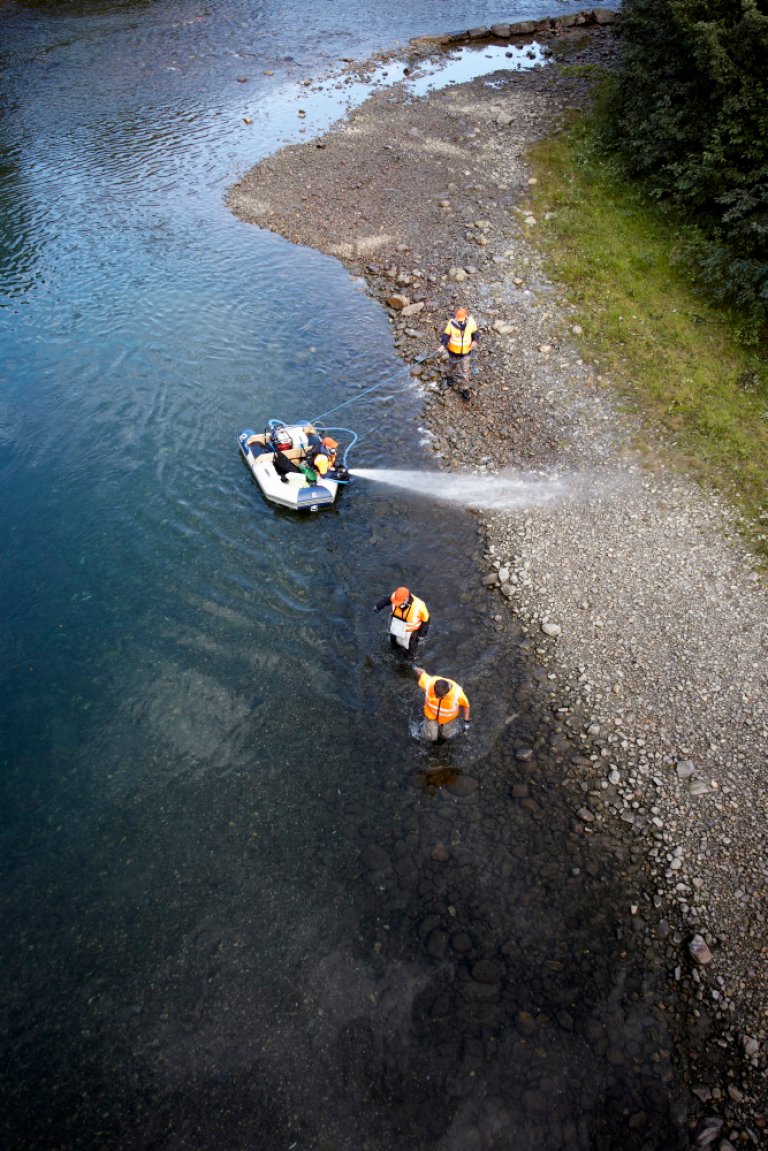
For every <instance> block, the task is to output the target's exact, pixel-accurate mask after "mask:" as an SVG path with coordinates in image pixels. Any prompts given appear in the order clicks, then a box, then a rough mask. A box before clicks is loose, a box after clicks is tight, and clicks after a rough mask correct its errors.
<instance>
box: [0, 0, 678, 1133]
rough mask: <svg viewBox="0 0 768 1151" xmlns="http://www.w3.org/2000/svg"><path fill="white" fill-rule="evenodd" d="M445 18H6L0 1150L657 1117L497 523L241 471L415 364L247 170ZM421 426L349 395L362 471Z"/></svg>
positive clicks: (82, 9) (412, 447) (236, 10)
mask: <svg viewBox="0 0 768 1151" xmlns="http://www.w3.org/2000/svg"><path fill="white" fill-rule="evenodd" d="M569 7H570V8H572V9H575V8H576V7H577V5H566V6H562V5H559V4H558V11H562V10H564V9H566V8H569ZM541 13H542V9H541V8H540V6H539V5H537V4H521V5H518V7H517V10H516V11H515V13H514V14H513V15H514V16H516V17H519V18H525V17H526V16H528V15H532V14H533V15H536V14H541ZM510 15H511V14H507V16H506V18H509V16H510ZM497 18H498V13H497V11H496V10H492V9H491V7H490V6H489V5H486V4H472V5H470V7H469V8H465V9H464V10H463V11H462V20H463V21H466V23H467V25H474V24H479V23H483V22H486V23H487V22H490V21H491V20H493V19H497ZM453 24H454V19H453V18H452V17H451V14H450V13H449V12H448V10H447V8H446V6H445V5H444V4H442V3H439V2H435V3H432V4H426V5H419V6H418V12H416V11H411V10H410V9H409V8H407V7H406V8H403V7H400V8H397V9H394V10H391V11H384V10H382V9H380V7H379V6H376V5H374V6H371V7H370V9H368V8H365V9H361V8H360V6H359V5H355V6H352V5H345V4H343V3H341V4H339V3H335V4H334V5H330V4H320V5H315V6H314V7H313V8H312V10H311V12H308V11H307V9H306V7H305V6H304V5H292V4H290V3H287V4H280V5H265V4H254V3H235V2H234V0H228V2H226V3H223V4H217V5H215V6H209V7H196V6H194V5H189V4H186V3H185V4H181V3H159V4H153V5H145V4H133V3H123V4H98V3H93V4H70V3H66V4H57V5H41V4H36V5H27V6H21V5H13V6H9V5H5V6H4V7H3V8H2V9H0V43H1V44H2V49H0V51H1V53H2V59H0V65H2V67H0V74H2V77H3V79H2V89H1V92H2V95H1V98H0V99H1V103H0V109H1V115H0V124H1V125H2V138H3V141H4V144H5V160H4V167H3V169H2V172H1V173H0V198H1V200H2V208H3V211H2V215H1V216H0V219H2V224H1V225H0V228H1V229H2V231H0V291H1V294H0V305H1V306H0V327H1V328H2V348H3V357H2V363H1V364H0V385H1V387H0V481H1V482H2V492H3V504H2V515H0V538H1V540H2V548H1V549H0V591H1V593H2V599H3V613H2V622H1V623H0V643H1V644H2V654H3V660H2V672H1V673H0V674H2V683H1V684H0V687H2V705H0V706H1V707H2V752H1V753H0V756H1V759H2V787H3V793H2V807H1V810H2V816H1V817H0V818H1V820H2V822H1V825H0V830H1V832H2V859H3V865H4V866H3V875H4V881H3V889H2V900H3V902H2V909H3V923H4V932H3V941H2V961H3V962H2V970H3V972H4V982H3V992H4V994H3V1002H4V1009H3V1020H2V1022H3V1034H4V1037H5V1041H4V1047H5V1050H4V1059H3V1072H2V1077H3V1088H4V1096H5V1099H6V1102H7V1106H6V1108H5V1110H4V1118H3V1120H2V1124H3V1127H2V1130H3V1136H4V1145H5V1146H6V1147H9V1148H10V1147H17V1148H33V1147H34V1148H48V1147H50V1148H53V1147H59V1148H61V1147H66V1148H79V1149H81V1148H96V1147H104V1146H108V1147H121V1148H123V1147H125V1148H133V1147H136V1148H145V1147H158V1148H176V1147H193V1148H201V1149H202V1148H206V1149H208V1148H231V1147H233V1146H241V1145H242V1146H245V1145H254V1146H259V1147H264V1148H273V1147H274V1148H282V1147H290V1146H292V1145H296V1146H298V1147H314V1146H317V1145H319V1144H321V1143H322V1141H325V1142H324V1145H325V1146H337V1147H339V1148H346V1147H351V1146H354V1147H356V1148H358V1147H366V1146H367V1147H371V1148H377V1149H378V1148H382V1149H384V1148H391V1147H394V1146H402V1145H403V1143H404V1141H405V1144H406V1145H409V1146H414V1147H415V1146H425V1147H431V1146H434V1147H438V1148H445V1149H446V1151H447V1149H452V1148H462V1151H463V1149H464V1148H468V1147H472V1146H475V1145H478V1146H479V1145H483V1142H484V1143H485V1145H488V1141H489V1140H490V1139H491V1138H493V1137H495V1138H496V1139H497V1142H499V1141H501V1142H500V1145H502V1146H503V1145H504V1140H506V1141H507V1144H508V1145H514V1146H516V1147H526V1146H528V1145H530V1146H536V1147H537V1148H538V1147H542V1146H559V1145H562V1146H566V1145H568V1146H578V1147H582V1146H583V1147H589V1146H591V1145H592V1142H593V1140H594V1138H595V1137H596V1136H595V1133H596V1132H597V1131H600V1130H604V1129H605V1128H606V1125H608V1128H609V1129H610V1128H611V1124H614V1125H619V1126H621V1124H622V1122H623V1119H622V1116H623V1115H624V1112H625V1110H626V1108H627V1107H634V1108H636V1109H637V1110H640V1109H643V1110H644V1111H645V1112H646V1113H647V1115H648V1116H650V1118H649V1120H648V1125H649V1130H645V1131H643V1129H642V1127H640V1128H633V1129H632V1130H633V1132H637V1131H638V1130H640V1131H641V1133H642V1135H643V1138H645V1139H646V1141H647V1138H649V1137H650V1138H655V1137H656V1136H655V1134H654V1133H658V1132H660V1131H662V1132H663V1130H664V1122H665V1120H664V1114H665V1112H664V1105H665V1100H664V1092H663V1090H662V1091H660V1092H659V1097H658V1099H657V1097H656V1095H655V1094H654V1091H653V1090H652V1088H653V1085H654V1084H656V1083H657V1082H658V1075H657V1072H656V1071H655V1070H654V1071H653V1072H651V1071H650V1070H649V1071H648V1073H647V1074H646V1070H645V1069H646V1068H650V1067H651V1060H650V1055H651V1053H652V1052H653V1051H655V1050H656V1048H657V1047H658V1046H660V1044H661V1042H662V1038H663V1036H661V1035H660V1032H659V1028H660V1024H659V1022H658V1020H655V1019H654V1018H652V1017H651V1016H650V1015H649V1014H648V1012H647V1010H646V1008H645V1005H644V994H645V991H644V986H645V987H647V984H643V979H641V978H640V975H639V973H638V970H637V969H633V968H631V967H629V966H628V961H627V960H626V959H624V960H621V961H619V960H617V959H616V957H615V955H614V952H615V942H614V934H613V931H612V926H611V925H612V922H613V921H612V913H611V912H610V911H609V910H608V909H607V908H608V903H607V899H608V893H609V892H611V890H612V876H613V874H614V872H615V870H616V866H617V858H618V857H617V854H616V852H615V851H614V849H613V847H612V846H611V845H607V844H606V845H602V846H601V845H595V846H594V847H593V848H592V849H591V852H590V853H588V852H587V851H586V848H585V845H584V844H583V842H581V841H580V840H579V838H578V836H576V835H575V834H574V832H573V829H572V827H571V821H570V806H569V804H568V801H567V797H566V796H565V794H564V792H563V789H561V787H560V786H559V784H560V780H561V777H562V776H563V775H564V774H565V770H564V768H563V763H564V762H567V758H566V759H563V758H562V757H563V756H564V755H565V753H564V752H562V753H555V752H553V751H552V750H551V744H552V742H553V741H555V742H556V739H557V738H558V737H557V734H556V733H554V732H553V731H552V730H551V728H550V725H549V724H548V722H547V715H546V712H542V708H541V706H540V703H539V695H538V693H537V688H536V682H535V680H536V676H535V670H532V669H531V668H530V667H529V665H528V659H527V657H526V656H525V655H524V654H523V653H522V652H521V651H520V650H519V649H518V647H517V645H516V643H515V642H514V641H513V642H511V643H508V642H507V640H505V639H504V638H503V637H502V636H501V635H500V634H499V633H497V631H496V630H495V628H494V626H493V621H492V620H490V619H489V617H488V614H487V613H488V601H487V599H486V598H485V593H481V592H480V589H479V581H478V573H477V571H476V568H475V565H474V563H473V561H472V556H473V552H474V551H475V549H476V547H477V544H476V540H475V529H476V524H475V521H474V519H473V517H472V516H470V515H468V514H466V513H464V512H462V511H460V510H458V509H456V508H444V507H439V506H429V507H426V506H425V505H424V502H423V501H422V500H420V499H410V498H409V497H408V496H407V494H401V495H399V496H398V497H397V498H396V499H393V496H392V493H391V492H387V491H385V490H383V489H382V490H378V486H376V487H375V488H374V489H373V490H364V488H363V485H362V484H360V485H359V486H356V485H352V486H351V487H350V489H349V490H348V491H347V492H345V493H344V495H343V497H342V499H341V501H340V502H339V504H338V506H337V507H335V508H334V509H332V510H330V511H329V512H326V513H323V514H321V515H318V516H315V517H308V518H305V519H301V518H297V517H294V516H291V515H290V514H288V513H284V512H280V511H276V510H275V509H273V508H271V507H270V506H268V505H267V504H265V503H264V501H263V500H262V499H261V497H260V495H259V493H258V490H257V489H256V488H255V487H254V485H253V484H252V482H251V481H250V477H249V474H248V472H247V470H246V469H245V468H244V466H243V465H242V464H241V462H240V460H239V458H238V455H237V452H236V447H235V437H236V435H237V433H238V432H239V431H240V429H241V428H242V427H245V426H248V425H254V426H257V427H258V426H260V424H261V423H262V422H264V421H266V419H267V418H269V417H271V416H283V417H286V418H289V419H293V418H300V417H303V416H305V415H309V416H311V415H312V414H313V413H315V412H318V411H321V410H326V409H328V408H330V407H333V406H334V405H336V404H338V403H340V402H343V401H344V400H345V399H347V398H351V397H352V396H354V395H356V394H358V393H359V392H361V391H363V390H364V389H365V388H367V387H369V386H371V385H372V384H373V383H375V382H376V381H377V380H380V379H382V378H385V377H388V376H391V375H393V374H394V373H396V372H397V371H398V370H399V367H400V364H399V361H397V360H396V359H395V358H394V356H393V354H392V346H391V338H390V333H389V329H388V326H387V324H386V320H385V318H384V316H383V315H382V314H381V312H380V311H379V310H378V308H377V307H376V306H374V304H373V303H372V301H370V300H369V299H368V298H367V297H366V296H365V294H364V292H363V291H362V290H361V288H360V286H359V285H356V284H354V283H353V282H351V281H350V279H349V277H348V276H347V275H346V273H345V272H344V271H343V270H342V269H341V268H340V267H339V266H338V265H337V264H335V263H334V262H333V261H330V260H327V259H325V258H324V257H321V256H319V255H317V254H315V253H312V252H309V251H306V250H301V249H294V248H292V247H291V246H290V245H288V244H286V243H284V242H282V241H281V240H279V239H277V238H275V237H272V236H270V235H268V234H265V233H261V232H259V231H258V230H257V229H254V228H249V227H247V226H245V225H243V224H241V223H240V222H238V221H237V220H235V219H233V218H232V217H231V216H230V214H229V213H228V212H227V211H226V209H225V207H224V204H223V196H224V193H225V190H226V188H227V187H228V186H229V185H230V184H231V183H232V182H233V181H234V179H235V178H236V177H237V176H238V175H239V174H240V173H241V172H242V171H244V170H245V169H246V168H247V167H248V166H249V165H250V164H252V163H253V162H254V161H255V160H256V159H258V158H259V156H262V155H265V154H267V153H269V152H270V151H272V150H273V149H274V148H275V147H277V146H278V145H279V144H280V142H281V141H283V140H296V139H301V138H303V136H304V135H307V134H308V133H310V132H311V131H316V130H320V129H321V128H322V127H323V126H324V124H325V123H327V122H329V121H330V120H331V119H333V118H335V117H336V116H337V115H339V114H340V113H341V111H342V110H343V108H344V107H345V106H346V104H348V103H349V101H350V100H351V99H356V98H358V97H359V96H360V95H361V94H362V93H361V91H359V90H358V89H356V88H354V87H353V88H352V89H351V90H350V88H349V87H348V86H342V87H341V88H338V89H337V88H336V87H334V86H333V85H331V84H330V83H329V84H327V85H325V86H322V77H323V76H325V75H326V73H328V72H332V71H334V70H335V69H337V68H338V65H339V60H340V57H342V56H344V57H365V56H366V55H367V54H368V53H369V51H371V50H373V49H378V48H382V47H388V46H391V45H392V43H393V42H394V41H396V40H398V39H400V40H402V41H406V40H407V39H408V37H410V36H412V35H417V34H421V33H429V32H440V31H445V30H446V28H451V27H452V26H453ZM493 66H495V64H494V65H493ZM307 79H312V80H313V81H314V80H317V81H318V83H319V84H320V86H321V87H322V91H320V92H319V93H317V94H316V96H315V97H314V98H313V97H312V94H311V93H310V94H308V91H307V89H306V88H305V86H304V84H303V81H304V80H307ZM300 106H301V107H306V108H307V111H308V115H307V121H308V123H305V124H303V125H301V124H300V123H299V121H298V118H297V108H298V107H300ZM254 113H257V115H256V116H254ZM245 116H251V117H252V118H254V119H255V120H256V123H255V124H254V125H252V126H246V125H245V124H244V117H245ZM329 315H331V316H332V321H333V338H332V339H331V340H329V338H328V316H329ZM418 410H419V408H418V400H417V397H416V396H413V395H411V394H410V393H408V392H404V391H402V390H400V389H382V390H381V392H377V393H376V394H375V395H373V396H371V397H370V398H369V399H366V400H365V402H363V403H360V404H359V405H352V406H351V407H350V408H348V409H346V410H345V416H344V421H343V422H345V423H346V422H348V423H349V424H350V426H352V427H354V429H355V431H356V432H358V433H359V434H360V437H361V438H360V443H359V448H358V456H357V459H358V460H359V461H360V462H361V464H362V463H364V464H365V465H366V466H369V467H377V466H379V465H380V464H381V463H382V462H383V461H384V460H385V459H386V461H387V464H395V465H402V466H406V465H408V466H410V465H411V464H412V461H413V453H414V452H415V451H417V450H418V442H419V433H418V429H417V417H418ZM393 429H396V430H397V435H396V436H395V437H394V438H393V434H392V433H393ZM371 487H372V488H373V485H371ZM404 581H407V582H409V583H411V584H412V585H413V586H414V588H415V589H416V590H418V591H419V592H420V593H421V594H422V595H424V596H425V598H426V599H427V600H428V602H429V606H430V609H431V610H432V613H433V616H434V621H435V623H434V626H433V632H432V634H431V636H430V638H429V641H428V644H427V645H425V647H424V649H423V651H422V652H420V655H419V658H420V660H421V661H423V662H424V663H425V664H426V665H427V666H428V667H430V669H432V668H435V669H438V668H440V669H442V670H445V671H448V672H450V673H452V674H454V675H455V676H456V677H457V678H459V679H461V680H462V682H463V683H464V685H465V687H466V688H467V690H468V692H469V693H470V696H471V698H472V700H473V706H474V708H475V714H476V721H475V725H474V727H475V730H474V731H473V734H472V736H471V738H470V739H469V740H465V741H462V742H461V743H460V744H457V745H456V746H454V747H450V748H448V749H446V750H445V751H444V752H440V753H439V754H437V753H432V752H431V751H428V750H427V749H425V748H422V747H419V746H418V745H417V744H415V743H414V742H413V741H412V740H411V739H410V736H409V733H408V732H409V728H408V724H409V721H410V720H411V719H413V718H415V717H416V716H417V715H418V711H419V693H418V691H417V689H416V687H415V684H414V681H413V678H412V676H411V674H410V672H409V671H408V669H407V668H404V667H402V666H398V665H397V664H395V663H393V661H392V658H391V656H390V654H389V651H388V647H387V643H386V635H385V622H384V621H383V620H382V618H381V617H380V616H376V615H374V614H373V612H372V611H371V607H372V604H373V602H375V600H376V599H378V597H379V596H380V595H382V594H384V592H386V591H387V590H389V589H390V588H391V587H394V586H395V585H397V584H399V583H402V582H404ZM526 749H535V756H534V758H533V759H520V760H517V759H515V752H516V751H525V750H526ZM558 754H560V755H561V759H559V760H558ZM516 764H517V766H515V765H516ZM526 764H527V765H532V766H525V765H526ZM521 765H522V766H521ZM478 781H480V784H481V786H477V784H478ZM510 788H517V792H516V793H515V792H513V791H511V790H510ZM526 788H528V789H529V790H528V792H525V794H523V792H524V791H525V789H526ZM564 844H566V845H567V846H568V849H569V850H568V852H566V855H567V858H566V857H565V856H564V855H563V845H564ZM574 861H577V862H578V864H584V865H586V863H587V862H589V863H590V870H587V869H586V866H584V867H579V866H577V863H576V862H574ZM563 893H565V896H566V897H565V898H563V897H562V896H563ZM616 898H617V900H618V899H619V896H616ZM522 909H524V912H523V910H522ZM588 956H595V957H596V958H595V959H592V960H590V959H589V958H588ZM483 963H485V964H491V967H485V968H483V967H481V968H478V966H477V965H478V964H483ZM643 978H646V977H643ZM627 989H628V990H627ZM628 999H631V1001H632V1004H633V1007H632V1011H629V1010H628V1009H627V1006H626V1001H627V1000H628ZM521 1011H522V1012H526V1013H527V1014H526V1015H525V1016H524V1018H523V1021H522V1023H520V1025H519V1026H518V1024H516V1023H515V1020H518V1017H519V1013H520V1012H521ZM558 1012H560V1014H561V1015H562V1016H563V1018H562V1019H561V1020H560V1022H559V1023H557V1024H556V1025H555V1024H550V1023H546V1022H544V1019H545V1018H546V1019H549V1020H555V1019H557V1017H558ZM528 1015H530V1016H531V1018H532V1019H533V1020H534V1032H533V1033H532V1034H535V1035H536V1036H537V1046H536V1051H537V1052H541V1054H538V1055H537V1056H536V1058H535V1059H533V1060H532V1058H531V1043H532V1040H531V1035H527V1034H526V1028H527V1027H528V1022H527V1019H528ZM566 1017H567V1018H566ZM537 1020H538V1022H536V1021H537ZM654 1029H655V1030H654ZM611 1044H612V1045H613V1047H615V1048H616V1050H618V1051H619V1052H622V1053H625V1054H624V1058H625V1059H626V1067H625V1068H624V1067H622V1066H621V1065H620V1064H618V1063H617V1062H616V1057H615V1055H614V1057H613V1059H614V1061H613V1062H611V1061H609V1060H607V1053H608V1051H609V1050H613V1047H612V1046H611ZM655 1066H657V1065H656V1064H655V1065H654V1067H655ZM555 1100H557V1103H556V1105H555ZM494 1132H495V1133H496V1134H495V1136H494ZM510 1133H514V1142H513V1143H511V1142H510V1140H512V1138H513V1136H512V1135H511V1134H510ZM658 1137H659V1139H660V1138H661V1136H658ZM634 1138H635V1135H634V1134H629V1135H628V1136H627V1139H626V1141H625V1142H624V1143H623V1145H624V1146H627V1147H631V1146H633V1145H634V1144H633V1143H632V1140H633V1139H634ZM638 1138H639V1136H638ZM638 1145H639V1144H638ZM658 1145H659V1146H662V1145H663V1146H669V1145H670V1143H669V1141H667V1142H666V1143H662V1142H659V1143H658Z"/></svg>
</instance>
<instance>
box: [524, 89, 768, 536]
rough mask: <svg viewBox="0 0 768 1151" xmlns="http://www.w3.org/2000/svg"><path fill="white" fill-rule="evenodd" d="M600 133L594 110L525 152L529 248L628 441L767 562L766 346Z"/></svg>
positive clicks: (767, 419)
mask: <svg viewBox="0 0 768 1151" xmlns="http://www.w3.org/2000/svg"><path fill="white" fill-rule="evenodd" d="M599 130H600V113H599V111H593V112H592V113H590V114H588V115H579V116H578V117H576V118H574V120H573V121H572V122H571V123H570V124H569V125H568V126H567V127H566V128H565V129H564V130H563V131H562V132H561V133H559V134H558V135H556V136H554V137H550V138H549V139H547V140H544V141H542V142H540V143H539V144H537V145H536V146H534V147H533V148H532V149H531V152H530V154H529V160H530V163H531V165H532V170H533V173H534V175H535V177H536V180H537V182H536V183H535V184H534V185H532V186H531V195H530V202H529V205H528V207H529V208H530V209H531V211H532V212H533V214H534V215H535V216H536V218H537V220H538V221H539V222H540V226H539V228H538V229H534V230H533V231H535V232H536V233H537V237H538V239H536V237H534V242H538V243H539V245H540V246H541V248H542V250H543V251H544V253H545V256H546V261H547V266H548V271H549V274H550V275H551V277H552V279H553V280H554V281H556V282H558V283H560V284H562V285H563V287H564V289H565V291H566V293H567V295H568V298H569V299H570V301H571V302H572V303H573V304H574V305H575V307H576V310H577V311H576V317H575V323H577V324H578V325H579V326H580V328H581V329H582V333H581V335H580V336H579V337H578V341H579V345H580V351H581V352H582V354H583V356H584V358H585V359H587V360H589V361H590V362H592V363H594V365H595V367H596V370H597V372H598V373H599V374H600V375H601V376H602V377H606V378H608V379H610V381H611V386H613V387H616V388H617V389H619V391H620V393H621V394H622V396H623V398H624V401H625V402H627V403H629V404H631V406H632V407H633V408H634V409H636V410H638V411H640V412H642V413H643V414H644V416H645V427H646V429H647V438H646V440H645V443H644V444H643V445H640V446H641V447H645V448H646V449H647V450H648V451H649V452H650V451H653V453H654V454H658V452H659V451H662V452H664V453H665V454H666V455H668V457H669V459H674V460H675V462H676V466H678V467H682V468H684V469H685V470H686V471H688V472H689V473H690V474H692V475H694V476H695V477H696V478H697V479H698V480H699V481H700V482H701V483H703V484H706V485H709V486H711V487H712V488H715V489H717V490H719V491H722V492H724V493H725V494H726V495H727V496H728V497H729V499H730V500H731V501H732V502H733V504H734V505H735V506H736V507H737V508H738V510H739V511H740V512H741V514H742V517H743V527H744V530H745V533H746V534H747V535H748V537H749V538H750V540H751V542H752V545H753V546H754V547H755V549H756V550H757V551H758V552H759V553H760V554H761V555H762V556H763V558H768V497H767V496H766V492H768V364H766V359H765V348H762V349H761V348H757V347H755V346H745V344H744V343H743V341H742V340H741V326H740V317H739V315H738V314H737V313H733V312H726V311H724V310H722V309H717V308H715V307H712V306H710V305H709V304H707V303H706V301H705V300H704V298H703V296H702V295H701V293H700V292H699V291H697V286H696V283H695V279H694V277H693V275H692V273H691V270H690V268H689V266H687V264H686V262H685V260H684V258H683V255H682V253H683V251H684V246H683V244H682V236H681V232H680V229H679V227H678V226H677V224H676V222H675V221H674V220H673V219H671V218H670V217H669V216H667V215H665V214H664V212H663V211H662V210H661V209H660V208H659V207H658V206H657V205H656V204H654V203H651V202H649V201H648V200H647V199H646V198H645V197H644V196H643V194H642V191H641V190H640V189H638V188H636V187H634V186H633V185H632V184H631V183H629V182H628V181H627V180H626V179H625V178H624V177H623V176H622V175H621V172H620V170H619V168H618V167H617V166H616V165H615V164H613V163H612V162H611V161H610V160H609V159H607V158H606V157H605V155H604V154H603V153H602V152H601V149H600V148H599V146H598V136H599Z"/></svg>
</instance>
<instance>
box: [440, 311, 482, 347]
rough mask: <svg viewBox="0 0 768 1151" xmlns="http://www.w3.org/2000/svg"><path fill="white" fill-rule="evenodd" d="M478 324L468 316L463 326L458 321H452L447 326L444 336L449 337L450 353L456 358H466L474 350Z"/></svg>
mask: <svg viewBox="0 0 768 1151" xmlns="http://www.w3.org/2000/svg"><path fill="white" fill-rule="evenodd" d="M476 331H477V324H476V323H475V321H474V320H473V319H472V317H471V316H468V317H467V319H466V322H465V323H464V324H463V325H462V324H460V323H459V321H458V320H454V319H450V320H449V321H448V323H447V324H446V325H445V330H444V331H443V335H444V336H448V351H449V352H452V353H453V355H454V356H466V355H467V354H468V353H469V352H470V351H471V348H472V341H473V339H474V338H475V332H476Z"/></svg>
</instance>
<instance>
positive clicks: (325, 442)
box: [323, 436, 339, 451]
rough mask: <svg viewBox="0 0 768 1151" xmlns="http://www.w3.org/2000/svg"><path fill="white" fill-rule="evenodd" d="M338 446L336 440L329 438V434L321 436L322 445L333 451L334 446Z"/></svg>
mask: <svg viewBox="0 0 768 1151" xmlns="http://www.w3.org/2000/svg"><path fill="white" fill-rule="evenodd" d="M338 446H339V445H338V444H337V443H336V440H334V439H331V437H330V436H324V437H323V447H325V448H330V449H331V450H332V451H333V450H334V448H337V447H338Z"/></svg>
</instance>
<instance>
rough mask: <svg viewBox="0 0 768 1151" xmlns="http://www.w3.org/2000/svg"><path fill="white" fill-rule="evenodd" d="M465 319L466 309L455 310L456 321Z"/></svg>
mask: <svg viewBox="0 0 768 1151" xmlns="http://www.w3.org/2000/svg"><path fill="white" fill-rule="evenodd" d="M466 318H467V309H466V308H457V309H456V319H457V320H466Z"/></svg>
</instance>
